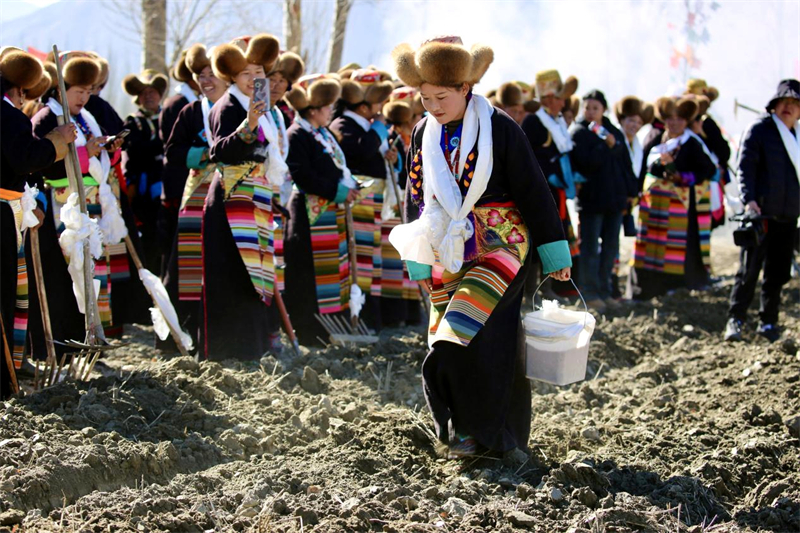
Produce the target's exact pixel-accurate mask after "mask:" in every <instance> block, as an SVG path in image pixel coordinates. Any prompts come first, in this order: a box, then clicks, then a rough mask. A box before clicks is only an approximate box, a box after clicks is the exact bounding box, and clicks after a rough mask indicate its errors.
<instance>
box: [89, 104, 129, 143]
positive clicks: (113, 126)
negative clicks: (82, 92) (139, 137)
mask: <svg viewBox="0 0 800 533" xmlns="http://www.w3.org/2000/svg"><path fill="white" fill-rule="evenodd" d="M85 109H86V111H88V112H89V113H91V114H92V116H93V117H94V119H95V120H96V121H97V123H98V124H99V125H100V129H102V130H103V132H104V133H105V134H106V135H116V134H117V133H119V132H120V131H122V129H123V128H124V127H125V122H123V120H122V118H121V117H120V116H119V114H117V112H116V111H115V110H114V108H113V107H111V104H109V103H108V101H106V100H105V99H103V98H102V97H101V96H98V95H96V94H93V95H92V96H90V97H89V101H88V102H86V106H85Z"/></svg>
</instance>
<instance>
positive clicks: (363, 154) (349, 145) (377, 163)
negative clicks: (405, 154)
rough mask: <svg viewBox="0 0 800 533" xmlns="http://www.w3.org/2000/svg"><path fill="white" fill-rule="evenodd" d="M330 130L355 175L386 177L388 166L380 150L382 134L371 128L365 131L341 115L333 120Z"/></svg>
mask: <svg viewBox="0 0 800 533" xmlns="http://www.w3.org/2000/svg"><path fill="white" fill-rule="evenodd" d="M330 130H331V132H333V134H334V135H335V136H336V140H337V141H338V142H339V146H341V148H342V152H344V157H345V158H346V159H347V168H349V169H350V172H352V173H353V174H354V175H361V176H371V177H373V178H380V179H386V166H385V165H384V159H383V155H382V154H381V152H380V147H381V142H382V141H381V137H380V135H378V134H377V133H376V132H375V131H373V130H371V129H370V130H366V131H365V130H364V128H362V127H361V126H360V125H359V124H358V122H356V121H355V120H353V119H352V118H350V117H348V116H341V117H339V118H337V119H336V120H334V121H333V122H331V126H330Z"/></svg>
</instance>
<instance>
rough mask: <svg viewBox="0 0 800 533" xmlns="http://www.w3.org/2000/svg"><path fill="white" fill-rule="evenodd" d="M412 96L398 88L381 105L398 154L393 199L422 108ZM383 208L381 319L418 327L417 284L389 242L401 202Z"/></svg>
mask: <svg viewBox="0 0 800 533" xmlns="http://www.w3.org/2000/svg"><path fill="white" fill-rule="evenodd" d="M415 94H416V95H417V96H418V95H419V93H418V91H415V90H414V89H413V88H411V87H401V88H399V89H396V90H394V91H392V96H391V98H390V100H389V102H388V103H386V104H385V105H384V106H383V116H384V117H386V123H387V124H389V126H390V128H389V145H390V146H393V147H395V148H397V151H398V157H397V162H396V163H395V164H393V165H392V167H393V170H394V176H393V177H392V179H394V180H395V181H396V182H397V191H396V194H395V196H397V197H398V198H400V200H402V199H403V197H404V191H405V188H406V183H407V181H408V173H407V171H406V164H405V163H406V161H405V157H406V156H405V154H406V153H407V152H408V147H409V146H410V145H411V132H412V130H413V129H414V126H415V125H416V123H417V122H419V120H420V119H421V118H422V111H419V113H417V112H415V111H418V110H416V109H414V107H415V106H416V105H418V106H419V107H422V100H421V98H420V99H419V100H418V103H415V101H414V96H415ZM386 207H388V208H389V209H391V211H390V213H391V215H392V216H391V217H390V218H388V219H386V220H383V221H382V223H381V263H382V268H381V317H382V319H383V321H384V322H386V323H388V324H391V323H395V324H397V323H403V322H405V323H406V324H419V323H420V320H421V311H422V308H421V306H420V304H421V301H420V289H419V285H417V282H415V281H412V280H411V278H410V277H409V275H408V268H406V266H405V263H404V262H403V260H402V259H401V258H400V254H399V253H397V250H396V249H395V248H394V246H392V243H391V242H389V235H390V234H391V232H392V230H393V229H394V228H395V227H396V226H397V225H399V224H402V222H403V221H402V219H401V214H400V213H401V210H402V202H400V201H398V202H396V204H395V205H394V206H391V205H390V206H386ZM398 300H400V301H398Z"/></svg>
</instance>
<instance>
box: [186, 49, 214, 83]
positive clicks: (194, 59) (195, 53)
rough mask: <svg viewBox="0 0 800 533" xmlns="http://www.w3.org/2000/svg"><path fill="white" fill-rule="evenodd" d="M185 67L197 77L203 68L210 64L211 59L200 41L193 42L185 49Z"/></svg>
mask: <svg viewBox="0 0 800 533" xmlns="http://www.w3.org/2000/svg"><path fill="white" fill-rule="evenodd" d="M184 62H185V63H186V68H188V69H189V71H190V72H191V73H192V76H194V77H197V76H199V75H200V73H201V72H203V69H204V68H206V67H210V66H211V59H210V58H209V57H208V51H207V50H206V47H205V45H202V44H200V43H197V44H193V45H192V46H190V47H189V49H188V50H186V59H185V60H184Z"/></svg>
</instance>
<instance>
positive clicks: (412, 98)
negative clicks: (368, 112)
mask: <svg viewBox="0 0 800 533" xmlns="http://www.w3.org/2000/svg"><path fill="white" fill-rule="evenodd" d="M389 101H390V102H405V103H407V104H408V105H409V106H410V107H411V113H412V114H414V115H421V114H423V113H424V112H425V107H424V106H423V105H422V95H421V94H419V91H418V90H417V89H415V88H414V87H406V86H403V87H398V88H396V89H395V90H394V91H392V94H391V96H389ZM385 114H386V113H384V115H385Z"/></svg>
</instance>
